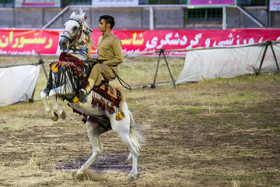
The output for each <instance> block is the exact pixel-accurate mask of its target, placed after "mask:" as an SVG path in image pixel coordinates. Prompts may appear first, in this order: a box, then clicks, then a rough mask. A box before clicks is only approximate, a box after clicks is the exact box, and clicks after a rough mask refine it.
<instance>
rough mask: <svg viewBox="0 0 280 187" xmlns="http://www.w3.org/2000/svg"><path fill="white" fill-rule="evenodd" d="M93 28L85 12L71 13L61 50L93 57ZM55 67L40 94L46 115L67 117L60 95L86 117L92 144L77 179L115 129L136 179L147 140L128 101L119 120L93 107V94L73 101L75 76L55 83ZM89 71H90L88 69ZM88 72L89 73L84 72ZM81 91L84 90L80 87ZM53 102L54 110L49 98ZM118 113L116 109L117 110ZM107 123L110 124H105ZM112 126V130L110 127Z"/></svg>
mask: <svg viewBox="0 0 280 187" xmlns="http://www.w3.org/2000/svg"><path fill="white" fill-rule="evenodd" d="M91 32H92V31H91V29H90V28H89V27H88V25H87V23H86V17H85V13H84V12H82V10H80V13H79V14H76V13H75V12H73V13H72V15H71V16H70V18H69V19H68V21H67V22H66V23H65V31H64V32H63V34H62V35H61V39H60V41H59V45H60V49H62V50H67V52H68V53H69V54H71V55H73V56H76V57H77V58H79V59H81V60H86V59H88V58H90V55H89V47H90V46H91V42H92V41H91V39H90V34H91ZM54 69H55V68H52V70H51V71H50V80H49V82H48V84H47V88H46V89H45V90H44V91H42V92H41V98H42V101H43V104H44V106H45V110H46V112H48V113H49V114H50V116H51V118H52V119H53V120H55V121H56V120H58V116H60V117H61V118H63V119H65V118H66V115H65V113H64V111H63V109H62V108H61V107H60V106H59V105H58V103H57V100H56V98H57V96H60V97H61V96H62V97H63V98H64V99H66V100H67V101H68V102H69V103H68V104H69V105H70V106H71V107H72V108H73V109H74V110H76V111H78V112H79V113H80V114H83V115H84V116H85V117H86V127H87V132H88V137H89V140H90V143H91V145H92V149H93V153H92V155H91V156H90V158H89V159H88V160H87V161H86V162H85V163H84V164H83V165H82V166H81V168H79V169H78V171H77V173H75V175H74V176H75V177H76V178H81V176H84V175H85V173H88V172H87V168H88V167H89V166H90V165H91V164H92V163H93V162H94V160H95V159H96V158H97V157H98V156H99V155H100V154H101V153H102V152H103V147H102V144H101V142H100V135H101V134H102V133H104V132H106V131H108V130H109V129H112V130H113V131H114V132H116V133H117V134H118V136H119V137H120V139H121V141H122V142H123V143H124V144H125V145H126V146H127V148H128V150H129V152H130V154H129V157H128V159H130V158H131V157H132V169H131V172H130V173H129V175H128V179H134V178H136V177H137V159H138V152H139V149H140V145H141V143H142V142H143V141H144V137H143V136H141V135H140V134H139V133H138V132H137V130H136V127H137V124H136V123H135V122H134V120H133V116H132V114H131V112H130V111H129V109H128V106H127V104H126V102H125V101H124V102H123V105H122V111H123V114H124V115H123V116H124V117H123V118H122V119H118V120H117V119H116V117H117V116H116V115H117V114H116V112H108V111H107V110H105V111H103V110H100V108H99V107H98V106H97V105H96V106H95V105H92V95H93V94H95V93H93V91H91V93H90V94H89V95H88V96H85V97H84V98H83V99H82V101H75V102H73V97H74V98H75V96H76V95H77V90H76V91H75V89H73V82H75V80H73V77H74V78H75V76H70V75H69V74H68V73H67V72H66V75H67V76H66V78H61V80H60V84H59V85H56V84H54V83H53V81H54V80H55V79H57V77H59V75H60V73H61V71H63V68H60V69H57V70H56V71H54ZM89 71H90V70H89ZM55 72H57V73H55ZM85 72H86V71H85ZM83 73H84V72H83ZM77 88H78V89H81V88H80V87H79V85H78V86H77ZM48 98H49V100H50V101H51V102H52V104H53V107H52V108H51V107H50V105H49V104H48V101H47V99H48ZM116 110H117V109H116ZM106 121H107V123H106ZM108 124H109V127H108Z"/></svg>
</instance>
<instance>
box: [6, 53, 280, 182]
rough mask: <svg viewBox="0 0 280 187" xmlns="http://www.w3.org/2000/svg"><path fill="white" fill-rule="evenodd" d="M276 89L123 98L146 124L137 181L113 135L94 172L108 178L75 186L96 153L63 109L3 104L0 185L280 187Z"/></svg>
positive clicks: (254, 81)
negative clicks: (53, 112)
mask: <svg viewBox="0 0 280 187" xmlns="http://www.w3.org/2000/svg"><path fill="white" fill-rule="evenodd" d="M2 58H3V57H2ZM6 58H7V57H6ZM13 60H14V59H13ZM133 60H135V59H133ZM139 64H140V62H139ZM139 64H137V62H135V66H136V65H139ZM171 64H172V62H171ZM124 67H125V66H124ZM171 67H172V65H171ZM41 71H42V70H41ZM43 79H44V76H43V72H41V75H40V77H39V81H38V84H43V83H42V82H44V81H43ZM279 83H280V78H279V75H261V76H254V75H252V76H241V77H238V78H234V79H216V80H208V81H207V80H205V81H202V82H199V83H195V84H193V83H192V84H191V83H187V84H182V85H178V86H177V88H176V89H173V88H172V86H160V87H156V88H155V89H150V88H146V89H135V90H132V91H125V95H126V100H127V103H128V105H129V108H130V110H131V111H132V113H133V115H134V118H135V120H136V121H137V122H138V123H140V124H142V125H143V126H144V127H145V130H144V131H143V132H142V133H143V135H144V136H145V137H146V142H145V143H144V144H143V145H142V148H141V151H140V155H139V163H138V170H139V175H138V179H137V180H135V181H127V180H126V175H127V174H128V172H129V171H130V169H131V162H130V161H126V158H127V156H128V151H127V150H126V148H125V146H124V145H123V144H122V143H121V142H120V141H119V139H118V137H116V134H115V133H114V132H112V131H110V132H107V133H105V134H104V135H102V136H101V141H102V143H103V146H104V153H103V154H102V155H101V156H100V157H98V159H97V160H96V161H95V162H94V163H93V164H92V166H91V169H93V170H94V171H96V172H97V173H99V174H100V175H102V176H104V177H105V180H103V179H102V180H95V181H91V180H86V181H75V180H73V179H72V175H71V174H72V172H73V171H74V170H76V169H77V168H79V167H80V166H81V165H82V164H83V163H84V162H85V161H86V160H87V159H88V158H89V156H90V155H91V146H90V143H89V140H88V138H87V133H86V127H85V124H83V123H82V121H81V119H82V117H81V116H79V115H78V114H74V113H72V111H71V109H70V108H69V107H68V106H67V104H66V102H60V104H61V105H62V106H63V108H64V109H65V111H66V113H67V118H66V120H61V119H60V120H58V121H57V122H53V121H52V120H51V119H50V118H49V117H48V115H47V114H46V113H45V112H44V107H43V104H42V103H41V101H35V102H33V103H29V102H26V103H20V104H14V105H10V106H6V107H0V186H280V146H279V145H280V97H279V96H280V87H279ZM43 86H44V85H43ZM43 86H41V85H37V88H40V89H41V88H42V87H43ZM38 92H39V91H38ZM35 95H38V93H36V94H35Z"/></svg>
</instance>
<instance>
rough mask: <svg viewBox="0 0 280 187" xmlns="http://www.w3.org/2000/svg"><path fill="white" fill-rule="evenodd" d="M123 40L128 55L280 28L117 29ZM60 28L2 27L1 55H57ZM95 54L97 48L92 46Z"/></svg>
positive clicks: (241, 41) (271, 35) (253, 37)
mask: <svg viewBox="0 0 280 187" xmlns="http://www.w3.org/2000/svg"><path fill="white" fill-rule="evenodd" d="M113 33H114V34H115V35H117V36H118V37H119V38H120V39H121V40H122V44H123V45H122V47H123V51H124V53H125V54H128V53H133V54H134V53H143V52H150V51H157V50H159V49H164V50H172V49H192V48H198V47H202V48H205V47H218V46H219V47H222V46H237V45H245V44H254V43H260V42H264V41H266V40H272V41H280V29H228V30H113ZM59 34H60V33H59V31H56V30H21V29H0V54H8V55H11V54H12V55H37V51H40V53H41V54H43V55H56V54H58V53H60V50H59V47H58V40H59ZM100 35H101V32H100V31H99V30H93V33H92V39H93V41H94V44H95V45H97V41H98V37H99V36H100ZM185 53H186V52H169V53H166V54H167V55H185ZM91 54H96V50H95V49H94V48H93V49H91Z"/></svg>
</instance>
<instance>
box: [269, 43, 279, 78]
mask: <svg viewBox="0 0 280 187" xmlns="http://www.w3.org/2000/svg"><path fill="white" fill-rule="evenodd" d="M270 47H271V50H272V54H273V57H274V60H275V63H276V67H277V70H278V73H280V70H279V66H278V62H277V58H276V55H275V52H274V49H273V45H272V42H271V41H270Z"/></svg>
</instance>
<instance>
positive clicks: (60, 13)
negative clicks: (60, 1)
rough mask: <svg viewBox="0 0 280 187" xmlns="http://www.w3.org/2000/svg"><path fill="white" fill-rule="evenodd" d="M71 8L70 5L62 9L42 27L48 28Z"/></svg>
mask: <svg viewBox="0 0 280 187" xmlns="http://www.w3.org/2000/svg"><path fill="white" fill-rule="evenodd" d="M69 8H70V6H69V5H68V6H67V7H65V8H64V9H63V10H62V11H60V12H59V13H58V14H57V15H56V16H55V17H53V19H51V20H50V21H49V22H48V23H47V24H46V25H44V26H43V27H42V29H46V28H48V27H49V26H50V25H51V24H53V23H54V22H55V21H56V20H57V19H58V18H59V17H60V16H62V15H63V14H64V13H65V12H66V11H67V10H68V9H69Z"/></svg>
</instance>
